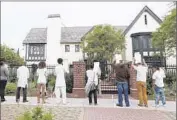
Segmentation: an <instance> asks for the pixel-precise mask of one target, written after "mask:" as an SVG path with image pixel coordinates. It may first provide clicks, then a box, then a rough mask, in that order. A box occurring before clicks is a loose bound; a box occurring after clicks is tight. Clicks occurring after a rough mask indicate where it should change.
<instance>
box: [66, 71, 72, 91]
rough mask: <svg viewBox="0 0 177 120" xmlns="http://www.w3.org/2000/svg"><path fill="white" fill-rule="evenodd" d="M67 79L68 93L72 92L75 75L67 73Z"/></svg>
mask: <svg viewBox="0 0 177 120" xmlns="http://www.w3.org/2000/svg"><path fill="white" fill-rule="evenodd" d="M65 79H66V92H67V93H72V89H73V75H72V74H68V73H66V74H65Z"/></svg>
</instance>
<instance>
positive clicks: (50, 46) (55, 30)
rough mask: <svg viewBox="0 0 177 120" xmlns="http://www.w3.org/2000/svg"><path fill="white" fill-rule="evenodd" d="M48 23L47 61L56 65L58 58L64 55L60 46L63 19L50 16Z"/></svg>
mask: <svg viewBox="0 0 177 120" xmlns="http://www.w3.org/2000/svg"><path fill="white" fill-rule="evenodd" d="M47 24H48V25H47V47H46V51H47V53H46V54H47V57H46V63H47V64H48V65H56V64H57V59H58V58H59V57H62V52H61V48H60V40H61V19H60V17H55V18H48V23H47Z"/></svg>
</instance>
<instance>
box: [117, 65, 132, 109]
mask: <svg viewBox="0 0 177 120" xmlns="http://www.w3.org/2000/svg"><path fill="white" fill-rule="evenodd" d="M114 71H115V74H116V83H117V91H118V103H117V104H116V105H117V106H119V107H123V97H122V94H124V98H125V104H126V107H129V106H130V103H129V97H128V90H129V89H128V80H129V77H130V74H129V70H128V67H127V66H126V65H125V64H123V63H120V64H117V65H114Z"/></svg>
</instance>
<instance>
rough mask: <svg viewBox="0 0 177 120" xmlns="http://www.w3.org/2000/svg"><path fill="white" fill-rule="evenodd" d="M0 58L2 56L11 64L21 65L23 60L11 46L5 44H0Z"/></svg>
mask: <svg viewBox="0 0 177 120" xmlns="http://www.w3.org/2000/svg"><path fill="white" fill-rule="evenodd" d="M0 47H1V48H0V50H1V58H3V59H4V60H5V61H6V62H7V63H9V64H11V65H12V64H13V65H21V64H22V63H23V62H24V60H23V58H21V57H20V56H19V55H18V54H17V53H15V52H14V51H13V50H12V49H11V48H9V47H8V46H6V45H1V46H0Z"/></svg>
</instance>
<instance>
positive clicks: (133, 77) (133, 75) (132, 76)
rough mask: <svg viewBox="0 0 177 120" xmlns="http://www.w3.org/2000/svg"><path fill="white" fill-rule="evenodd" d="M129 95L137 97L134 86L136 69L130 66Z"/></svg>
mask: <svg viewBox="0 0 177 120" xmlns="http://www.w3.org/2000/svg"><path fill="white" fill-rule="evenodd" d="M130 96H131V97H132V98H134V99H138V92H137V87H136V71H135V70H134V69H132V68H130Z"/></svg>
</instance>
